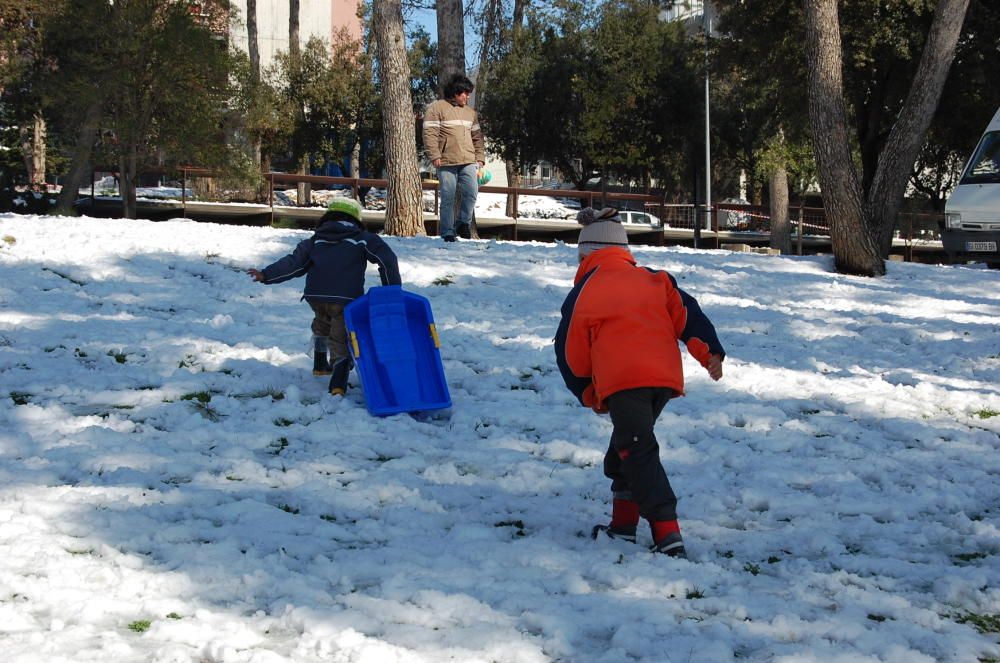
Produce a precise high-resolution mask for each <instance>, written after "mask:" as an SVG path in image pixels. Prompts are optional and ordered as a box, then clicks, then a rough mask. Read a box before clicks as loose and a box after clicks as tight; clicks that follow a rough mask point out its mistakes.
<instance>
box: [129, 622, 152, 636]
mask: <svg viewBox="0 0 1000 663" xmlns="http://www.w3.org/2000/svg"><path fill="white" fill-rule="evenodd" d="M152 625H153V622H151V621H149V620H148V619H137V620H136V621H134V622H132V623H131V624H129V625H128V630H130V631H135V632H136V633H145V632H146V631H148V630H149V627H150V626H152Z"/></svg>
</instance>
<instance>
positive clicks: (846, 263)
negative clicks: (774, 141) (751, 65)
mask: <svg viewBox="0 0 1000 663" xmlns="http://www.w3.org/2000/svg"><path fill="white" fill-rule="evenodd" d="M804 4H805V15H806V57H807V60H808V65H809V122H810V125H811V126H812V136H813V147H814V149H815V151H816V165H817V170H818V174H819V182H820V186H821V188H822V189H823V206H824V208H825V209H826V218H827V219H828V220H829V221H830V242H831V245H832V247H833V255H834V259H835V262H836V267H837V271H839V272H844V273H848V274H858V275H862V276H882V275H883V274H885V263H884V261H883V260H882V257H881V256H880V255H879V251H878V243H877V241H876V239H875V237H874V236H873V235H872V233H871V231H870V229H869V226H868V224H867V223H866V222H865V217H864V203H863V198H862V193H861V184H860V181H859V179H858V174H857V171H856V169H855V167H854V160H853V159H852V156H851V147H850V140H849V135H848V129H847V109H846V106H845V103H844V84H843V67H842V59H841V58H842V56H841V53H842V51H841V43H840V20H839V17H838V14H837V0H805V2H804Z"/></svg>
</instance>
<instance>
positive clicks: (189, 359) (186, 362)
mask: <svg viewBox="0 0 1000 663" xmlns="http://www.w3.org/2000/svg"><path fill="white" fill-rule="evenodd" d="M197 365H198V358H197V357H195V356H194V355H184V359H181V361H180V363H178V364H177V368H192V367H194V366H197Z"/></svg>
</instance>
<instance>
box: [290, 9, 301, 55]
mask: <svg viewBox="0 0 1000 663" xmlns="http://www.w3.org/2000/svg"><path fill="white" fill-rule="evenodd" d="M299 4H300V0H288V53H289V55H298V54H299V50H300V49H299Z"/></svg>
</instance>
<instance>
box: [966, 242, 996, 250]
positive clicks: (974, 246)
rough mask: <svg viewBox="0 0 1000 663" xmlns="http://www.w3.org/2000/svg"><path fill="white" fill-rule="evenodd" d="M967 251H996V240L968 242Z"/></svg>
mask: <svg viewBox="0 0 1000 663" xmlns="http://www.w3.org/2000/svg"><path fill="white" fill-rule="evenodd" d="M965 250H966V251H996V250H997V243H996V242H966V243H965Z"/></svg>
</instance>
